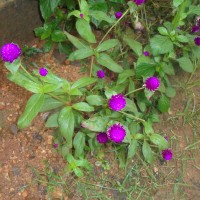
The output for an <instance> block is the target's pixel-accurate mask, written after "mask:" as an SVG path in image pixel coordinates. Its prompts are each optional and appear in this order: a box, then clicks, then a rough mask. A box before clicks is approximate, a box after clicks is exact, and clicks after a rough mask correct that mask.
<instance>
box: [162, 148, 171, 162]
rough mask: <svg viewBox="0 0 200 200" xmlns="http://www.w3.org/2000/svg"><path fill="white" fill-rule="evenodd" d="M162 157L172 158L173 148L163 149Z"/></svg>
mask: <svg viewBox="0 0 200 200" xmlns="http://www.w3.org/2000/svg"><path fill="white" fill-rule="evenodd" d="M162 157H163V158H164V159H165V160H171V159H172V157H173V153H172V151H171V149H165V150H163V151H162Z"/></svg>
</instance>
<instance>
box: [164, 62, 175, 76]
mask: <svg viewBox="0 0 200 200" xmlns="http://www.w3.org/2000/svg"><path fill="white" fill-rule="evenodd" d="M162 67H163V71H164V72H165V73H166V74H168V75H175V72H174V67H173V65H172V63H163V65H162Z"/></svg>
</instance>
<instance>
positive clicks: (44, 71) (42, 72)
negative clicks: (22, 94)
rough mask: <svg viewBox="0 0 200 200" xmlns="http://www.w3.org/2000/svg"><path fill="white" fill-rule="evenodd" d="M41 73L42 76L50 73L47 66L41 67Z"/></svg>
mask: <svg viewBox="0 0 200 200" xmlns="http://www.w3.org/2000/svg"><path fill="white" fill-rule="evenodd" d="M39 73H40V75H41V76H46V75H47V74H48V70H47V69H45V68H40V70H39Z"/></svg>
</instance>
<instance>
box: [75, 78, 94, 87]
mask: <svg viewBox="0 0 200 200" xmlns="http://www.w3.org/2000/svg"><path fill="white" fill-rule="evenodd" d="M96 81H97V79H96V78H91V77H82V78H80V79H79V80H78V81H76V82H75V83H74V84H73V85H72V87H71V89H75V88H82V87H85V86H87V85H90V84H92V83H94V82H96Z"/></svg>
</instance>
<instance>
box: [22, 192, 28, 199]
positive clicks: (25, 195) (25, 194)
mask: <svg viewBox="0 0 200 200" xmlns="http://www.w3.org/2000/svg"><path fill="white" fill-rule="evenodd" d="M22 196H23V197H24V198H25V197H27V196H28V192H27V190H24V191H23V192H22Z"/></svg>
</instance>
